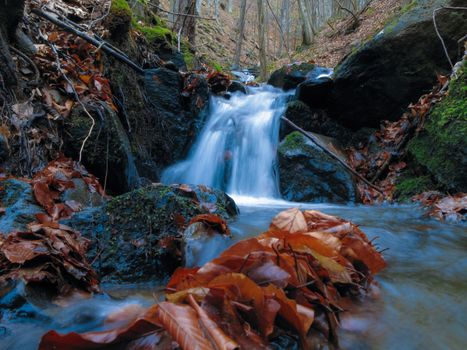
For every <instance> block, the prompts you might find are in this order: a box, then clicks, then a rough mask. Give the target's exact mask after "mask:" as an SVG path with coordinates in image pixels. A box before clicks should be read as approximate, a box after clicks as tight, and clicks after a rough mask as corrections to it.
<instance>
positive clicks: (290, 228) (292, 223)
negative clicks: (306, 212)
mask: <svg viewBox="0 0 467 350" xmlns="http://www.w3.org/2000/svg"><path fill="white" fill-rule="evenodd" d="M269 229H270V230H271V231H287V232H290V233H299V232H306V231H307V229H308V228H307V225H306V221H305V217H304V216H303V213H302V212H301V211H300V209H298V208H292V209H289V210H285V211H283V212H281V213H279V214H277V215H276V217H274V219H272V223H271V226H270V227H269Z"/></svg>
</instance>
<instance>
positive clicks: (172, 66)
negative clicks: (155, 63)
mask: <svg viewBox="0 0 467 350" xmlns="http://www.w3.org/2000/svg"><path fill="white" fill-rule="evenodd" d="M163 67H164V68H166V69H168V70H173V71H174V72H178V67H177V65H176V64H175V63H173V62H172V61H169V62H166V63H164V66H163Z"/></svg>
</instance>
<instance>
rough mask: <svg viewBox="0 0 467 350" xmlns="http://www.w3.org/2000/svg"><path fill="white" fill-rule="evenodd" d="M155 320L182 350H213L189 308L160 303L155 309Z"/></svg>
mask: <svg viewBox="0 0 467 350" xmlns="http://www.w3.org/2000/svg"><path fill="white" fill-rule="evenodd" d="M157 319H158V321H159V322H160V324H161V325H162V326H163V327H164V329H165V330H166V331H167V332H168V333H169V334H170V335H171V337H172V338H173V339H174V340H175V341H176V342H177V343H178V344H179V345H180V347H181V348H182V349H183V350H215V347H214V346H213V345H212V344H211V343H210V342H209V341H208V340H206V336H205V334H204V333H203V330H202V329H201V327H200V324H199V319H198V316H197V314H196V311H195V310H193V308H191V307H190V306H187V305H177V304H172V303H167V302H162V303H160V304H159V306H158V308H157Z"/></svg>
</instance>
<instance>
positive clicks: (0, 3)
mask: <svg viewBox="0 0 467 350" xmlns="http://www.w3.org/2000/svg"><path fill="white" fill-rule="evenodd" d="M23 11H24V0H18V1H9V0H0V79H1V80H2V82H3V83H4V84H5V85H7V86H16V84H17V83H18V79H17V77H16V67H15V64H14V63H13V60H12V58H11V54H10V49H9V47H8V45H9V44H10V42H12V41H13V40H14V38H15V33H16V28H17V25H18V23H19V22H20V21H21V19H22V18H23Z"/></svg>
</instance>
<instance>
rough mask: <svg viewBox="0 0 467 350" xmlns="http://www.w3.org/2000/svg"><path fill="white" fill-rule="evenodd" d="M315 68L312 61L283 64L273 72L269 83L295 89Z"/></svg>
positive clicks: (282, 87) (286, 88)
mask: <svg viewBox="0 0 467 350" xmlns="http://www.w3.org/2000/svg"><path fill="white" fill-rule="evenodd" d="M314 68H315V65H314V64H311V63H294V64H291V65H287V66H283V67H282V68H280V69H278V70H276V71H275V72H273V73H272V74H271V77H270V78H269V80H268V84H269V85H272V86H274V87H277V88H281V89H284V90H291V89H295V88H296V87H297V86H298V84H300V83H302V82H304V81H305V80H306V78H307V74H308V73H309V72H310V71H312V70H313V69H314Z"/></svg>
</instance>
